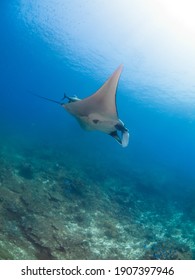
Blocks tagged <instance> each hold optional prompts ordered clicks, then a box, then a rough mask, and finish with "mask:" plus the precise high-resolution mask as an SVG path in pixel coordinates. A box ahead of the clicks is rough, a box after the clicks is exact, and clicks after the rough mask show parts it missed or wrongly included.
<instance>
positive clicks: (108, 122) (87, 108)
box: [38, 65, 129, 147]
mask: <svg viewBox="0 0 195 280" xmlns="http://www.w3.org/2000/svg"><path fill="white" fill-rule="evenodd" d="M122 69H123V66H122V65H120V66H119V67H118V68H117V69H116V70H115V71H114V73H113V74H112V76H111V77H110V78H109V79H108V80H107V81H106V82H105V83H104V84H103V85H102V86H101V87H100V89H98V91H96V92H95V93H94V94H92V95H90V96H89V97H87V98H84V99H79V98H77V97H76V96H74V97H68V96H67V95H64V98H63V99H62V100H64V99H67V100H68V102H67V103H64V102H58V101H55V100H53V99H49V98H46V97H43V96H39V95H38V96H39V97H41V98H43V99H46V100H49V101H52V102H55V103H58V104H60V105H61V106H62V107H63V108H64V109H65V110H66V111H67V112H68V113H70V114H71V115H72V116H73V117H75V118H76V119H77V121H78V122H79V124H80V126H81V127H82V128H83V129H85V130H88V131H92V130H98V131H101V132H104V133H106V134H108V135H110V136H112V137H113V138H114V139H115V140H116V141H117V142H118V143H119V144H121V145H122V147H127V146H128V142H129V132H128V129H127V128H126V127H125V125H124V123H123V122H122V121H121V120H120V119H119V117H118V112H117V107H116V90H117V85H118V81H119V77H120V75H121V72H122Z"/></svg>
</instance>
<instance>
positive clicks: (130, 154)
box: [0, 0, 195, 259]
mask: <svg viewBox="0 0 195 280" xmlns="http://www.w3.org/2000/svg"><path fill="white" fill-rule="evenodd" d="M110 2H112V4H111V5H113V7H112V9H110ZM146 2H147V1H146ZM148 4H149V5H148V6H147V8H146V7H142V5H141V2H140V1H133V0H132V1H123V2H122V3H121V2H120V1H118V0H115V1H106V3H105V1H87V0H85V1H82V2H81V1H78V0H73V1H65V2H64V1H62V0H52V1H49V3H48V1H41V3H40V1H23V0H16V1H13V0H11V1H9V3H8V1H1V3H0V31H1V33H0V34H1V37H0V40H1V44H0V53H1V63H0V70H1V78H0V91H1V94H0V100H1V102H0V126H1V130H0V135H1V137H0V143H1V150H0V188H1V189H2V195H1V197H2V198H1V199H0V215H1V219H2V220H3V223H2V226H1V227H0V236H1V238H0V240H1V244H0V257H1V258H8V259H10V258H13V259H17V258H23V259H28V258H31V259H32V258H35V259H36V258H38V259H39V258H47V259H50V258H51V259H60V258H67V259H76V258H82V259H90V258H91V259H92V258H94V259H111V258H117V259H120V258H121V259H124V258H125V259H141V258H146V259H147V258H150V259H166V258H168V259H193V258H195V256H194V250H195V210H194V200H195V189H194V186H195V172H194V167H195V145H194V143H195V130H194V125H195V115H194V110H195V105H194V104H195V97H194V96H195V94H194V90H195V82H194V79H193V74H194V70H195V56H194V53H193V47H194V44H195V42H194V39H193V32H190V31H189V32H186V30H187V27H186V26H184V27H183V28H184V31H183V29H181V27H180V24H181V25H182V23H181V22H180V21H179V20H178V19H177V18H173V19H171V18H169V15H168V14H167V15H166V16H167V21H165V18H166V16H165V18H164V17H162V18H161V17H160V18H159V19H158V15H159V14H160V11H161V10H160V9H158V7H155V6H154V5H155V4H154V1H148ZM102 6H104V9H102ZM154 8H155V9H156V10H155V13H154ZM125 11H126V12H125ZM120 13H123V17H122V18H121V14H120ZM158 20H159V21H158ZM169 24H170V25H169ZM177 25H178V26H177ZM182 26H183V25H182ZM177 28H179V29H181V32H180V33H179V34H178V30H177ZM189 30H191V29H189ZM183 33H184V34H185V36H184V35H183ZM182 36H183V37H182ZM121 63H123V64H124V69H123V72H122V75H121V78H120V81H119V85H118V90H117V108H118V112H119V117H120V119H121V120H122V121H123V122H124V123H125V125H126V127H128V129H129V131H130V142H129V146H128V147H127V148H122V147H121V146H120V145H118V144H117V142H116V141H114V140H113V139H112V138H111V137H110V136H107V135H105V134H103V133H100V132H85V131H84V130H82V128H80V126H79V124H78V123H77V122H76V120H75V119H74V118H72V117H71V116H70V115H69V114H68V113H67V112H66V111H65V110H64V109H63V108H61V107H59V106H58V105H56V104H53V103H50V102H46V101H43V100H41V99H39V98H36V97H35V96H33V95H32V93H35V94H38V95H42V96H45V97H48V98H52V99H55V100H60V99H61V98H62V97H63V94H64V92H66V93H67V94H68V95H70V96H71V95H74V94H76V95H77V96H78V97H80V98H84V97H87V96H89V95H91V94H92V93H94V92H95V91H97V90H98V89H99V88H100V86H101V85H102V84H103V83H104V82H105V81H106V80H107V78H108V77H109V76H110V75H111V74H112V73H113V72H114V70H115V69H116V68H117V67H118V65H120V64H121ZM46 220H47V221H48V223H47V226H46ZM140 229H142V230H141V232H140ZM13 236H14V237H13ZM13 238H14V241H13V244H14V245H13V247H11V248H10V249H9V246H10V245H9V246H8V244H10V240H12V239H13ZM57 240H58V241H57ZM29 244H30V247H29ZM51 244H52V245H51ZM5 248H7V249H6V250H7V251H6V252H5ZM43 248H44V250H43ZM92 248H93V249H92ZM19 252H20V253H19ZM40 252H42V253H40Z"/></svg>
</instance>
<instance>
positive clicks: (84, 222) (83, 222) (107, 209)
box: [0, 150, 195, 259]
mask: <svg viewBox="0 0 195 280" xmlns="http://www.w3.org/2000/svg"><path fill="white" fill-rule="evenodd" d="M10 157H11V156H10ZM10 157H9V159H8V157H7V160H5V158H6V155H5V154H2V155H1V157H0V190H1V197H0V219H1V224H0V240H1V241H0V259H193V258H194V255H193V251H194V249H195V241H194V240H195V226H194V223H193V221H191V220H188V219H186V217H185V219H184V213H182V212H179V211H178V209H177V208H176V206H175V205H173V204H169V203H168V202H167V200H166V199H163V198H162V196H159V197H158V194H157V193H158V192H157V193H156V194H155V196H154V197H153V196H152V195H151V194H150V195H149V196H148V195H147V193H148V191H145V192H140V189H141V188H144V186H143V182H142V183H141V182H140V178H139V180H137V176H136V175H135V176H133V173H131V174H130V176H129V177H128V176H127V175H126V176H125V179H124V178H120V177H119V176H118V174H114V173H113V174H112V173H111V174H110V176H108V174H107V175H106V174H105V173H103V174H102V176H100V180H98V178H96V180H95V174H94V173H93V174H92V175H91V176H87V174H88V172H89V170H88V169H87V168H86V169H85V170H84V169H82V167H81V166H80V165H78V164H76V163H75V162H74V163H73V164H72V165H71V162H70V161H69V162H68V164H67V159H66V162H63V161H61V160H60V159H61V155H59V157H58V156H56V155H55V157H54V156H52V151H48V155H47V153H46V152H45V151H44V154H43V155H39V156H38V154H36V153H33V151H31V150H30V151H29V150H28V151H24V154H19V155H18V154H17V153H15V154H14V153H13V155H12V160H10ZM52 158H53V159H52ZM97 168H98V167H97ZM97 171H98V174H101V169H99V170H96V172H97ZM85 172H87V174H86V173H85ZM138 184H139V187H138V188H137V186H138ZM141 184H142V185H141ZM147 184H148V183H147ZM147 188H149V187H148V186H147ZM137 189H139V192H138V191H137ZM157 197H158V200H156V198H157ZM167 217H169V219H167ZM181 221H182V222H181ZM186 229H188V230H187V231H186Z"/></svg>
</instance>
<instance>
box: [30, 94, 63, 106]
mask: <svg viewBox="0 0 195 280" xmlns="http://www.w3.org/2000/svg"><path fill="white" fill-rule="evenodd" d="M32 95H34V96H37V97H39V98H42V99H45V100H47V101H50V102H53V103H57V104H59V105H63V104H64V103H63V102H59V101H56V100H53V99H50V98H47V97H44V96H41V95H38V94H35V93H32Z"/></svg>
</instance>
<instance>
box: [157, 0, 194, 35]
mask: <svg viewBox="0 0 195 280" xmlns="http://www.w3.org/2000/svg"><path fill="white" fill-rule="evenodd" d="M158 3H159V4H160V5H161V6H162V8H163V9H164V12H165V13H166V14H167V15H168V16H169V17H171V18H172V19H173V20H175V21H177V23H178V24H179V25H182V26H183V27H185V28H187V29H191V30H192V29H193V30H194V29H195V16H194V13H195V1H194V0H159V1H158Z"/></svg>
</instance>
